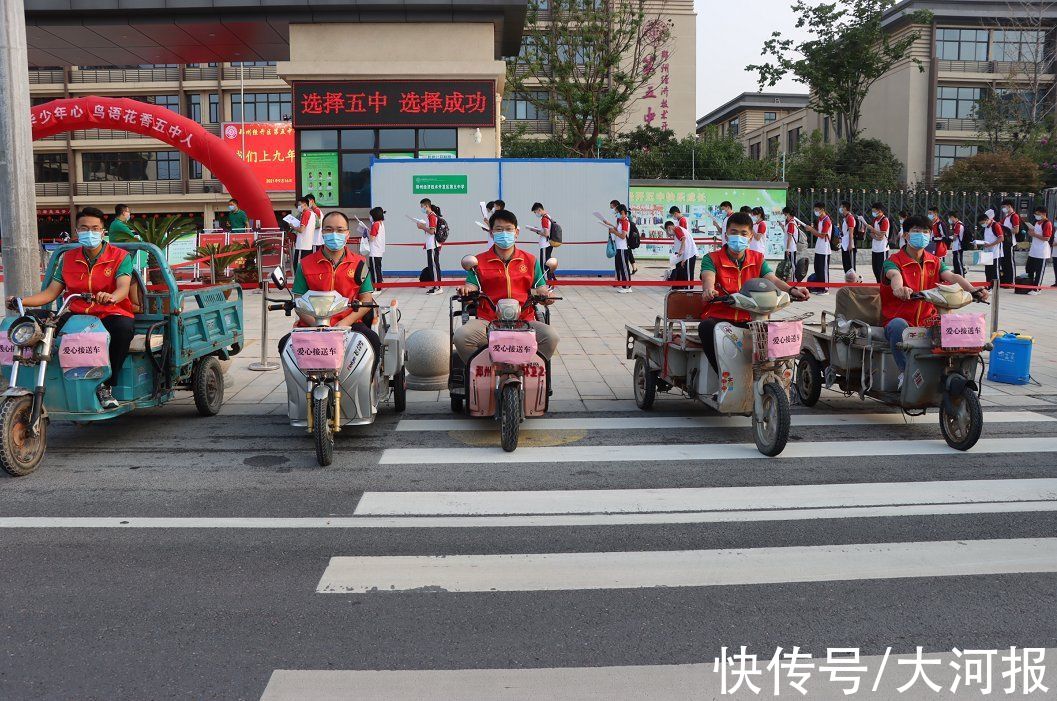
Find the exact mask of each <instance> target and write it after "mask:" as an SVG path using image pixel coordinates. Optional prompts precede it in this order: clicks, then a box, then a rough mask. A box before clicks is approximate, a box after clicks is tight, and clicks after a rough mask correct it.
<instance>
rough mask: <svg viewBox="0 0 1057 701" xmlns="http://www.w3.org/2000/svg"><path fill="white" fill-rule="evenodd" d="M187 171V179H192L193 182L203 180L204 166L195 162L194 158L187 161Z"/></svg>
mask: <svg viewBox="0 0 1057 701" xmlns="http://www.w3.org/2000/svg"><path fill="white" fill-rule="evenodd" d="M187 170H188V171H189V174H188V176H187V177H189V178H191V179H192V180H201V179H202V164H201V163H199V162H198V161H196V160H194V159H193V158H188V159H187Z"/></svg>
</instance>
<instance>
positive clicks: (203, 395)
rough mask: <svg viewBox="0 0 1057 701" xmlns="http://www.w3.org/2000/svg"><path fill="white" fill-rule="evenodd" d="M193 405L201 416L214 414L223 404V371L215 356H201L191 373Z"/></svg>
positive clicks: (217, 412)
mask: <svg viewBox="0 0 1057 701" xmlns="http://www.w3.org/2000/svg"><path fill="white" fill-rule="evenodd" d="M191 391H192V392H193V393H194V396H195V407H197V409H198V413H199V414H201V415H202V416H216V415H217V414H219V413H220V407H222V406H223V405H224V371H223V370H222V369H221V367H220V361H219V360H217V359H216V356H212V355H210V356H207V357H205V358H202V360H200V361H199V362H198V364H197V365H195V369H194V372H192V373H191Z"/></svg>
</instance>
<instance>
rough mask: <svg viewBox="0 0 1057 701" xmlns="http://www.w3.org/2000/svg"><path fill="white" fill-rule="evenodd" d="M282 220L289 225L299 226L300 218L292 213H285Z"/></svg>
mask: <svg viewBox="0 0 1057 701" xmlns="http://www.w3.org/2000/svg"><path fill="white" fill-rule="evenodd" d="M283 221H284V222H286V223H287V224H289V225H290V226H301V220H300V219H298V218H297V217H295V216H294V215H293V214H287V215H286V216H285V217H283Z"/></svg>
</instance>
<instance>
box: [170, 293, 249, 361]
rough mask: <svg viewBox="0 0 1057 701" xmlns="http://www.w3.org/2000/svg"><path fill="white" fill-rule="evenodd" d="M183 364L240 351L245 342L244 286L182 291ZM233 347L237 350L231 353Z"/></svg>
mask: <svg viewBox="0 0 1057 701" xmlns="http://www.w3.org/2000/svg"><path fill="white" fill-rule="evenodd" d="M180 296H181V300H180V301H181V304H180V309H181V311H180V314H179V315H178V317H177V318H178V328H179V333H180V337H181V339H182V343H181V344H180V347H181V358H180V363H181V364H186V363H191V362H193V361H195V360H197V359H199V358H202V357H205V356H207V355H212V354H220V355H221V356H222V357H227V356H228V355H233V354H234V353H237V352H238V351H239V350H240V349H241V347H242V344H243V332H242V322H243V310H242V288H241V287H240V286H239V285H236V284H229V285H216V286H213V287H203V288H200V289H196V290H187V291H181V292H180ZM229 349H233V350H232V352H230V353H229Z"/></svg>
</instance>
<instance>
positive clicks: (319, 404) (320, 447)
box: [312, 396, 334, 467]
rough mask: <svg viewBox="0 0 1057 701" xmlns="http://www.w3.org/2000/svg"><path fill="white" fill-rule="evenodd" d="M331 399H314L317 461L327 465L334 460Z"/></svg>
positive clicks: (313, 425) (313, 420)
mask: <svg viewBox="0 0 1057 701" xmlns="http://www.w3.org/2000/svg"><path fill="white" fill-rule="evenodd" d="M330 400H331V398H330V397H329V396H328V397H327V398H325V399H313V400H312V435H313V437H314V438H315V440H316V461H317V462H319V464H320V465H322V466H323V467H326V466H327V465H329V464H330V463H332V462H334V428H333V426H331V424H330V420H331V416H330V414H331V412H330Z"/></svg>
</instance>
